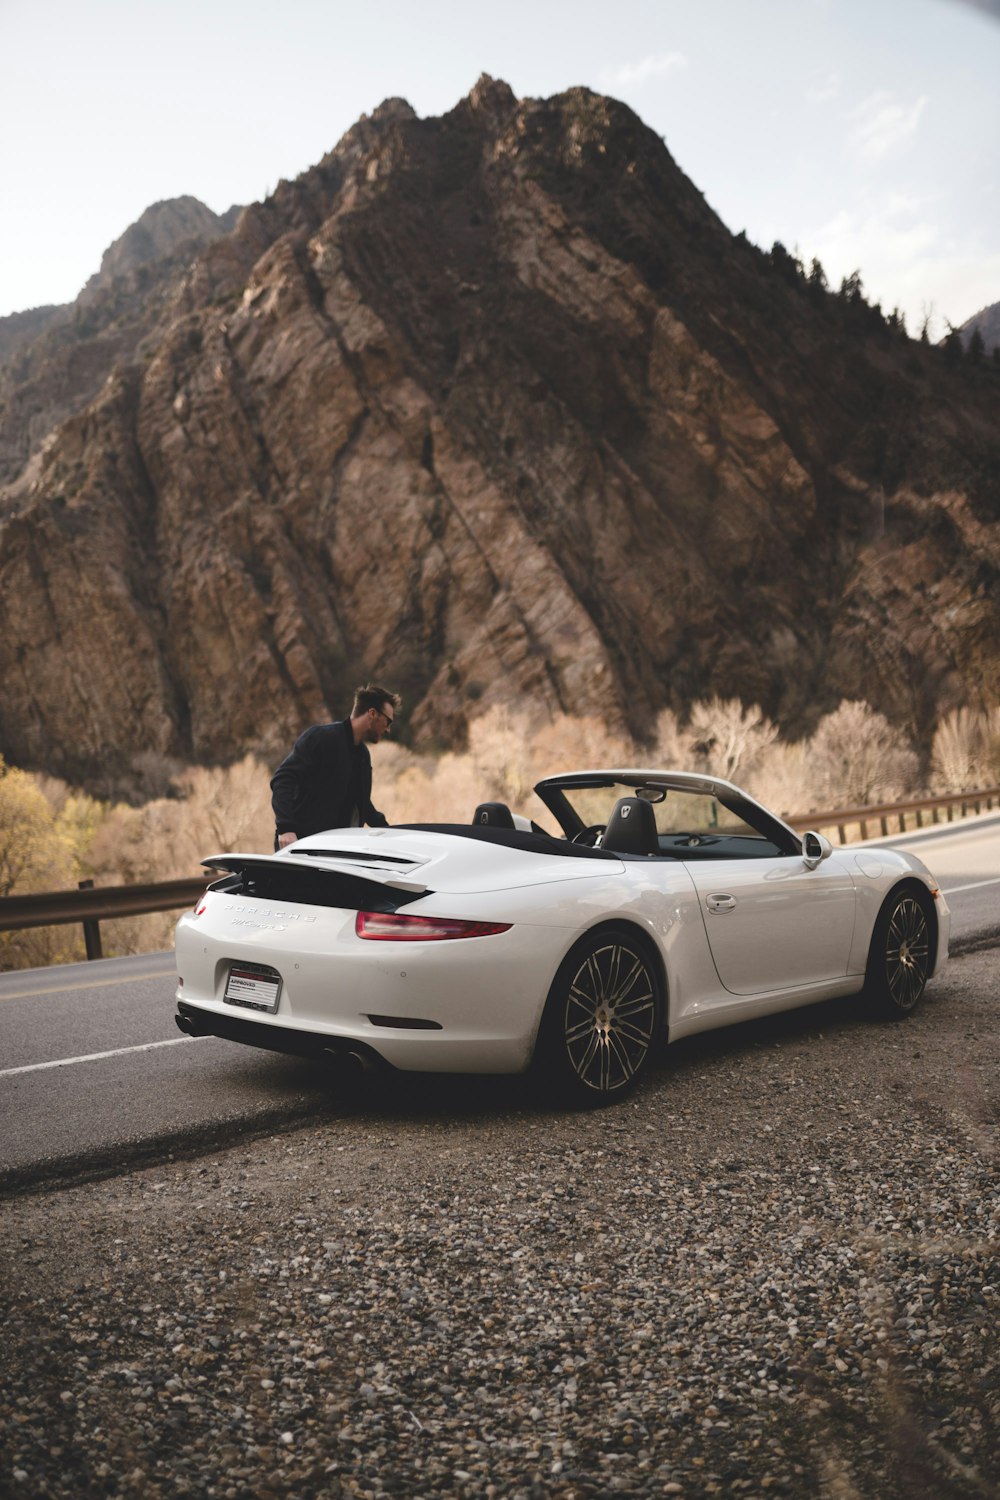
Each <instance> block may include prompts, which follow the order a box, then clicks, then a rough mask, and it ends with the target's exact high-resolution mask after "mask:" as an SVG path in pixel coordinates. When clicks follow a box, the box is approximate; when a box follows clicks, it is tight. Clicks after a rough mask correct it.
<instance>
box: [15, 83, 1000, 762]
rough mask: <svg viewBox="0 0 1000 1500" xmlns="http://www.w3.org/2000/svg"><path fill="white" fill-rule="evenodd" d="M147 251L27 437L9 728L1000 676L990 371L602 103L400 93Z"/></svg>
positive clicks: (622, 711) (937, 691) (584, 98)
mask: <svg viewBox="0 0 1000 1500" xmlns="http://www.w3.org/2000/svg"><path fill="white" fill-rule="evenodd" d="M779 252H780V253H779ZM168 260H169V257H168ZM157 264H158V265H159V264H162V262H158V263H157ZM142 271H143V265H139V266H135V265H123V266H122V267H121V268H118V267H115V266H112V267H109V274H110V279H109V281H108V282H107V283H106V284H105V285H104V286H102V287H101V288H100V289H99V299H103V300H100V301H99V306H100V307H102V308H104V309H105V310H106V308H107V306H108V301H109V300H115V299H117V298H119V297H121V298H122V299H123V305H124V306H125V307H126V308H127V309H129V311H128V312H127V314H126V316H127V318H131V319H132V320H133V321H132V322H131V323H129V327H132V328H135V327H138V325H139V324H140V323H141V324H142V328H143V332H142V335H141V337H140V338H138V339H133V341H132V344H131V346H130V348H129V349H122V351H121V356H120V357H116V358H115V359H114V360H113V368H112V369H111V373H110V374H108V375H107V378H106V379H104V380H103V384H102V385H101V388H100V390H99V391H98V392H97V393H96V394H95V395H94V396H93V398H92V399H90V400H89V401H88V402H87V403H86V404H85V405H84V406H83V407H82V408H81V409H79V410H78V411H77V412H76V413H75V414H74V415H72V416H70V417H69V418H68V419H67V420H64V421H63V422H62V423H61V425H59V426H58V428H57V429H56V430H55V431H54V432H52V433H48V429H46V433H43V432H42V431H41V430H40V429H41V427H42V426H44V423H43V422H40V423H38V424H36V425H35V426H34V427H33V428H31V442H30V444H29V445H28V447H29V449H30V450H31V451H28V452H25V453H24V455H23V458H22V459H21V466H20V469H19V471H18V473H16V474H14V473H13V469H14V467H15V464H16V461H15V460H12V459H9V460H8V462H9V463H10V464H11V473H12V478H11V481H10V482H9V483H8V485H7V488H6V490H4V491H3V492H0V515H3V517H4V519H3V521H2V529H0V674H2V680H3V694H2V698H0V750H2V752H3V753H4V754H5V755H6V756H8V757H9V758H10V759H12V760H13V761H15V762H18V763H20V764H22V765H28V766H42V767H45V768H47V769H49V770H52V771H59V772H61V773H62V774H64V775H67V776H70V777H77V778H83V779H87V780H89V781H90V782H91V784H95V783H99V784H105V783H106V782H108V780H109V779H113V777H114V776H115V775H117V774H119V773H121V772H123V771H124V770H125V769H126V768H127V766H128V765H129V763H130V761H131V760H132V758H133V757H134V756H135V755H136V753H137V752H139V751H154V752H161V753H165V754H171V755H177V756H182V757H186V758H203V759H217V758H224V757H228V756H234V755H237V754H239V753H241V752H243V751H244V750H246V749H247V748H256V749H259V750H261V751H263V752H264V753H265V754H269V755H277V754H280V753H282V752H283V750H284V748H285V747H286V746H287V744H288V742H289V741H290V739H291V738H292V736H293V735H294V734H295V733H296V732H297V731H298V730H299V729H300V728H301V727H302V726H303V725H304V724H306V723H308V722H310V721H312V720H314V719H319V718H324V717H327V716H329V715H331V714H334V713H342V712H344V711H345V709H346V707H347V706H348V705H349V694H350V690H351V688H352V687H353V686H354V684H355V683H356V682H358V681H360V680H362V679H363V678H365V677H367V676H372V677H375V678H377V679H378V680H380V681H384V682H386V683H388V684H389V685H391V686H395V687H398V688H400V689H401V691H402V692H403V694H404V696H405V713H404V716H403V720H402V721H401V722H405V723H406V724H407V725H408V732H409V733H410V734H412V735H413V737H414V738H415V739H416V740H417V741H418V742H424V743H431V742H437V743H442V742H448V741H455V740H458V739H460V738H461V736H462V734H463V732H464V728H465V725H466V723H467V722H468V719H469V717H470V716H471V715H474V714H475V713H477V712H479V711H481V710H482V709H483V708H484V707H485V706H486V705H489V704H492V703H495V702H504V701H516V702H518V703H520V704H529V705H532V706H533V707H534V708H535V709H536V711H537V713H538V714H539V715H540V716H544V715H546V714H549V713H552V712H554V711H556V710H560V709H565V710H570V711H575V712H578V713H587V714H597V715H603V716H608V717H615V716H620V717H622V718H623V719H625V720H627V722H628V724H629V726H630V727H631V729H632V730H633V732H636V733H638V734H640V735H641V734H642V732H643V731H644V730H645V729H647V728H651V727H652V724H653V720H654V718H655V715H656V713H657V711H658V710H659V709H660V708H661V707H663V706H665V705H671V706H673V707H675V708H677V709H683V708H684V707H685V706H686V705H687V704H688V703H689V702H691V701H692V700H693V699H695V698H702V697H705V696H707V695H708V694H711V693H713V692H718V693H722V694H724V695H725V696H730V697H732V696H735V697H740V698H742V699H744V701H746V702H751V701H755V702H759V703H761V704H762V705H763V706H764V707H765V708H766V710H767V711H768V712H769V713H770V714H772V715H774V716H777V717H778V718H779V719H780V720H781V721H782V723H783V724H784V725H785V727H786V728H787V729H788V730H789V731H793V732H794V731H795V730H799V729H806V728H809V727H810V726H811V724H812V723H813V722H814V720H815V718H816V717H817V716H818V714H820V713H822V712H824V711H827V710H829V709H830V708H832V707H833V706H835V705H836V703H837V702H838V701H839V699H841V698H842V697H852V698H855V697H863V698H867V699H868V700H869V701H870V702H872V703H873V704H874V705H876V706H877V707H878V708H880V709H881V710H882V711H884V712H886V713H888V714H889V715H891V716H892V717H893V718H894V719H895V721H896V722H897V723H898V724H899V725H900V726H901V728H904V729H906V730H907V731H910V732H917V733H920V732H926V731H927V728H928V726H929V724H930V723H931V722H932V721H933V719H934V718H935V717H936V716H937V715H938V714H940V713H941V712H942V711H944V710H946V709H948V708H951V707H953V706H955V705H956V704H959V703H963V702H966V701H969V702H975V703H978V702H980V701H981V700H983V699H988V700H989V701H996V700H997V698H998V697H1000V647H998V643H1000V579H998V570H1000V527H998V522H1000V422H998V417H1000V381H997V380H996V379H995V378H994V376H993V373H992V371H991V370H988V369H984V370H977V371H972V370H969V369H966V368H965V367H964V365H962V364H959V365H957V366H956V365H955V364H954V363H953V362H949V361H947V360H946V359H945V358H944V356H943V354H942V351H940V350H938V349H935V348H931V347H926V346H921V345H920V344H918V343H916V342H912V341H910V340H908V339H907V338H906V337H905V336H904V335H903V334H902V333H901V332H900V331H899V330H898V329H897V328H894V327H890V326H889V325H887V323H886V321H885V320H884V319H883V318H882V316H881V314H880V313H879V311H878V310H877V309H873V308H870V307H868V305H867V304H866V303H865V301H864V299H863V296H862V295H861V294H860V290H859V288H858V287H854V288H853V289H852V290H851V294H850V296H849V297H845V296H843V295H842V296H839V297H838V296H834V295H833V294H831V293H829V292H828V291H826V290H825V288H824V286H823V283H822V278H818V277H816V276H815V275H814V276H812V277H810V278H809V279H806V278H805V277H804V276H803V275H802V274H801V268H798V267H797V266H796V264H795V263H794V262H793V261H792V260H791V258H790V257H789V256H788V255H787V254H786V253H785V252H784V251H783V250H781V247H780V246H776V247H775V249H774V251H772V252H771V253H770V254H764V253H762V252H761V251H759V250H756V249H755V248H754V247H753V246H751V245H749V244H748V243H747V242H746V240H745V238H744V237H742V236H740V237H737V238H734V237H733V236H732V235H731V234H730V233H729V231H728V230H727V229H726V228H725V227H724V225H723V224H722V223H721V222H720V220H719V219H718V218H717V217H716V215H715V214H714V213H713V212H712V210H711V209H710V208H709V207H708V206H707V204H706V203H705V202H704V200H703V198H702V196H701V195H700V194H699V192H698V191H697V190H696V189H695V188H694V187H693V186H692V184H691V183H690V182H689V181H688V179H687V178H686V177H685V176H684V174H683V173H682V172H681V170H680V169H679V167H678V166H677V165H676V164H675V163H674V161H673V159H672V158H671V156H670V154H669V152H668V151H667V149H666V148H665V146H664V145H663V143H662V141H661V140H660V139H659V137H657V136H656V135H655V134H653V133H652V132H651V131H649V130H648V129H646V127H645V126H643V124H642V123H641V121H640V120H638V119H637V118H636V116H635V115H634V114H633V113H632V112H631V111H630V110H628V109H627V108H625V107H624V106H623V105H620V104H618V103H615V102H614V101H612V100H609V99H606V98H603V97H600V96H597V95H594V94H592V93H590V92H588V91H587V90H585V89H573V90H570V91H569V92H567V93H565V94H563V95H560V96H558V97H556V98H553V99H550V100H522V101H518V100H517V99H515V97H514V96H513V94H512V93H511V92H510V90H509V89H508V88H507V86H506V85H504V84H502V83H497V82H494V81H492V80H490V79H487V78H483V79H481V80H480V82H479V83H478V84H477V86H476V87H475V88H474V89H473V91H472V92H471V94H470V95H469V96H468V97H467V98H466V99H464V100H462V101H461V103H460V104H459V105H458V106H457V107H456V108H455V109H454V110H452V111H451V112H450V113H449V114H447V115H444V116H442V117H441V118H436V119H424V120H421V119H418V118H417V117H416V116H415V115H414V113H413V111H412V110H411V109H410V108H409V106H408V105H406V104H405V103H404V102H403V101H401V100H392V101H389V102H387V103H386V104H384V105H383V106H382V107H381V108H380V109H378V110H376V111H375V113H374V114H373V115H372V116H371V117H370V118H368V117H365V118H363V119H362V120H361V121H360V122H359V123H358V124H357V125H356V126H355V127H353V129H352V130H351V131H349V132H348V134H347V136H345V138H344V139H343V140H342V141H341V142H340V144H339V145H338V146H337V147H336V148H335V149H334V150H333V151H332V152H331V153H330V154H329V155H328V156H327V157H325V158H324V159H323V160H322V161H321V162H320V163H319V164H318V165H317V166H316V167H314V168H312V169H311V170H310V171H307V172H305V173H304V174H303V175H302V176H301V177H300V178H298V179H297V180H296V181H295V182H291V183H282V184H280V185H279V187H278V189H277V191H276V192H275V193H274V195H273V196H272V197H271V198H269V199H268V200H267V201H266V202H264V203H262V204H258V205H254V206H252V207H250V208H248V209H246V210H244V212H243V213H242V215H241V216H240V218H239V221H238V223H237V224H236V225H235V227H234V228H233V229H232V231H231V232H229V233H226V234H222V235H220V236H218V237H215V238H213V239H212V241H211V242H210V243H209V244H207V245H205V247H204V248H203V249H202V250H201V251H200V253H198V254H197V256H196V257H195V258H194V259H193V260H190V259H189V260H188V262H187V264H186V265H185V266H184V268H183V270H181V269H180V267H179V266H175V268H174V270H173V271H172V272H171V273H170V275H169V276H167V277H165V278H163V279H158V278H157V277H156V276H153V278H152V284H151V286H150V288H149V290H148V294H147V295H146V297H145V299H144V298H143V296H142V295H141V291H142V289H141V286H140V276H141V273H142ZM102 317H103V318H104V322H103V323H102V324H101V326H100V328H99V329H98V331H97V332H95V333H94V334H93V335H91V336H90V337H88V338H85V339H82V340H81V342H80V345H79V350H78V357H79V358H81V359H83V358H84V356H85V355H86V353H87V351H89V350H90V349H91V347H92V346H93V345H97V346H100V345H102V341H104V340H108V339H112V338H113V337H114V333H113V330H114V326H115V325H114V324H113V322H109V321H108V319H107V314H106V311H105V312H104V313H102ZM55 332H56V334H59V333H61V332H63V330H56V331H55ZM52 337H53V330H49V331H48V332H47V333H44V334H43V335H42V336H41V339H40V340H39V341H38V342H36V343H35V344H33V345H32V346H31V347H30V349H29V350H28V351H24V350H22V351H21V353H20V354H19V355H18V356H17V359H18V360H20V361H22V362H23V366H24V368H26V369H27V370H28V371H29V372H31V371H34V378H35V379H36V381H42V380H43V379H44V377H45V372H46V370H47V368H48V366H47V365H46V361H45V358H44V357H43V352H42V346H43V344H44V342H45V340H46V339H51V338H52ZM60 349H64V346H62V345H60ZM107 353H108V351H107V350H106V349H105V350H104V352H103V353H102V358H105V357H106V356H107ZM14 363H15V364H16V361H15V362H14ZM4 380H5V381H7V382H8V384H7V385H6V386H5V387H4V389H5V391H6V397H5V399H6V401H7V403H8V408H9V406H10V403H11V402H12V401H13V402H14V404H15V407H17V410H18V413H19V416H18V420H21V421H22V422H23V412H22V408H21V407H20V406H18V401H19V399H20V394H21V393H22V392H23V390H24V384H23V383H19V382H18V379H17V378H16V372H15V373H13V374H12V373H11V362H8V365H7V367H5V372H4ZM0 420H2V421H3V423H4V425H5V430H6V424H7V423H8V421H9V420H10V417H9V414H8V412H5V413H3V414H0ZM9 451H10V448H9V447H8V452H9ZM102 778H103V779H104V781H103V782H102Z"/></svg>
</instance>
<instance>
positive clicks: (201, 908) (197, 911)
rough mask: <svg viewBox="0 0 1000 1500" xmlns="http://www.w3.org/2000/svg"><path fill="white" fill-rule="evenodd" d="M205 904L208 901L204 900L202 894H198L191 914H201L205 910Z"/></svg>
mask: <svg viewBox="0 0 1000 1500" xmlns="http://www.w3.org/2000/svg"><path fill="white" fill-rule="evenodd" d="M207 905H208V902H207V901H206V900H205V897H204V896H199V897H198V904H197V906H196V907H195V909H194V912H193V913H192V915H193V916H196V917H200V916H201V914H202V912H203V911H204V910H205V907H206V906H207Z"/></svg>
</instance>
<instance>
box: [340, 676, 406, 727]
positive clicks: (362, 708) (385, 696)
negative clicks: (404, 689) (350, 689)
mask: <svg viewBox="0 0 1000 1500" xmlns="http://www.w3.org/2000/svg"><path fill="white" fill-rule="evenodd" d="M400 702H401V699H400V696H399V694H398V693H390V692H389V689H388V688H381V687H378V686H377V685H376V684H375V683H374V682H366V683H365V685H364V687H359V688H355V689H354V707H353V708H352V709H351V718H352V719H356V718H357V717H358V715H359V714H366V713H367V712H368V710H369V709H370V708H377V709H378V710H379V711H380V712H381V709H382V704H383V703H391V704H392V706H393V708H396V709H398V708H399V705H400Z"/></svg>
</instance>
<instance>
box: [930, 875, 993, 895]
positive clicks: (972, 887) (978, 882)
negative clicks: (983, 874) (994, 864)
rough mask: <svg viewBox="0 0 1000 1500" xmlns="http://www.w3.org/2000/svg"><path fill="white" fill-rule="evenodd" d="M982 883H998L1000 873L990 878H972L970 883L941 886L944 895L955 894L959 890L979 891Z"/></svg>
mask: <svg viewBox="0 0 1000 1500" xmlns="http://www.w3.org/2000/svg"><path fill="white" fill-rule="evenodd" d="M984 885H1000V875H994V876H993V877H992V879H990V880H974V881H973V882H972V884H971V885H953V886H949V887H945V886H942V887H941V889H942V891H944V893H945V895H946V896H957V895H958V894H959V892H960V891H979V890H982V888H983V886H984Z"/></svg>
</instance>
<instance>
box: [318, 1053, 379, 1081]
mask: <svg viewBox="0 0 1000 1500" xmlns="http://www.w3.org/2000/svg"><path fill="white" fill-rule="evenodd" d="M323 1057H324V1059H325V1060H326V1061H327V1062H328V1063H329V1064H331V1066H332V1067H333V1068H334V1070H335V1071H336V1073H337V1075H338V1077H339V1078H341V1079H342V1080H343V1081H344V1082H345V1083H360V1082H361V1080H362V1079H363V1078H367V1077H368V1076H369V1074H371V1073H374V1071H375V1060H374V1058H372V1057H371V1056H370V1054H369V1053H367V1052H361V1051H359V1050H358V1049H357V1048H355V1047H324V1048H323Z"/></svg>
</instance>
